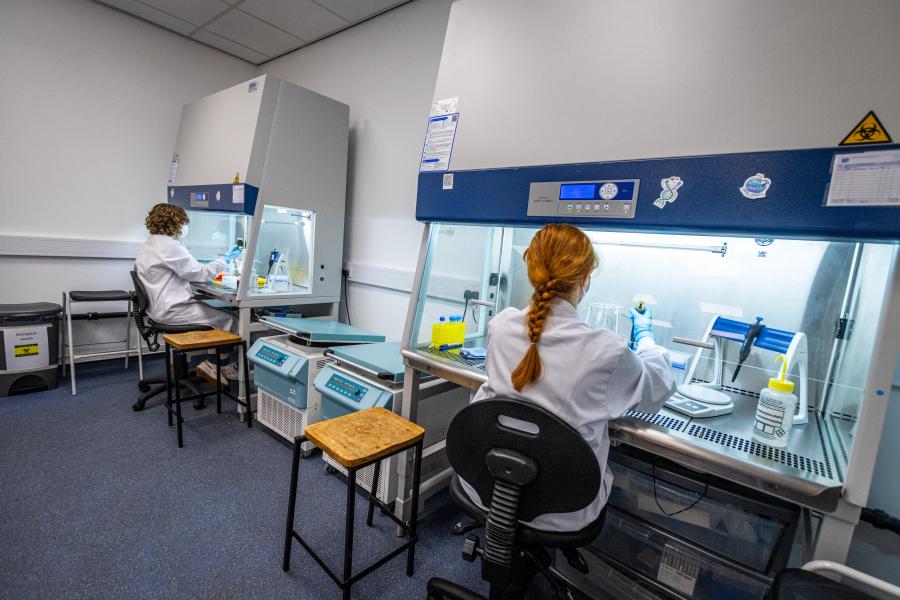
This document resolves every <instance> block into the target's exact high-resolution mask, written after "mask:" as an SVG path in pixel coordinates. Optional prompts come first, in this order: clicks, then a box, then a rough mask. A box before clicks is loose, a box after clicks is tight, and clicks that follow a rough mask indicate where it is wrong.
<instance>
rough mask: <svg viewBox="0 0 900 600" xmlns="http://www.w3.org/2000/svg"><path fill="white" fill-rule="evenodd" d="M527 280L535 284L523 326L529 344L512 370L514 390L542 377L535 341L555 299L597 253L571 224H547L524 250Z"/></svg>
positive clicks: (584, 271) (586, 270)
mask: <svg viewBox="0 0 900 600" xmlns="http://www.w3.org/2000/svg"><path fill="white" fill-rule="evenodd" d="M525 262H526V264H527V266H528V279H529V280H530V281H531V285H533V286H534V295H533V296H532V297H531V306H530V308H529V310H528V317H527V320H526V325H527V327H528V339H529V340H531V344H530V345H529V346H528V351H527V352H525V356H524V357H523V358H522V361H521V362H520V363H519V366H517V367H516V369H515V371H513V372H512V384H513V387H514V388H515V389H516V391H519V392H521V391H522V389H523V388H524V387H525V386H526V385H528V384H529V383H532V382H534V381H536V380H538V379H539V378H540V377H541V374H542V372H543V366H542V364H541V355H540V353H539V352H538V341H539V340H540V339H541V334H542V333H543V331H544V322H545V321H546V320H547V317H548V316H549V314H550V304H551V302H552V301H553V299H554V298H556V297H557V296H561V295H564V294H567V293H569V292H570V291H571V290H572V288H573V287H574V286H575V285H577V284H578V283H580V282H581V280H582V279H583V278H584V277H585V276H587V275H588V274H589V273H590V272H591V271H592V270H593V269H594V268H595V267H596V266H597V255H596V254H595V253H594V247H593V245H592V244H591V241H590V240H589V239H588V237H587V236H586V235H585V234H584V233H583V232H582V231H581V230H579V229H577V228H575V227H572V226H571V225H555V224H554V225H547V226H546V227H544V228H543V229H541V230H540V231H539V232H537V234H535V236H534V239H533V240H531V244H530V245H529V246H528V250H526V251H525Z"/></svg>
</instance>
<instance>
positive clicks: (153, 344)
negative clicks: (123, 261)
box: [131, 271, 159, 352]
mask: <svg viewBox="0 0 900 600" xmlns="http://www.w3.org/2000/svg"><path fill="white" fill-rule="evenodd" d="M131 281H132V283H134V297H135V304H136V305H137V310H135V311H134V313H133V314H134V324H135V326H136V327H137V330H138V333H139V334H140V335H141V337H142V338H144V341H145V342H147V347H148V348H149V349H150V351H151V352H156V351H157V350H159V339H158V335H159V332H158V331H157V330H156V328H154V327H151V326H149V325H147V322H146V321H145V318H146V316H147V309H148V308H150V297H149V296H148V295H147V290H146V289H144V284H143V283H142V282H141V279H140V277H138V274H137V271H131ZM151 338H153V339H152V340H151Z"/></svg>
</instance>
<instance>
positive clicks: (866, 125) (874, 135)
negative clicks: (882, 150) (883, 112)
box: [838, 110, 891, 146]
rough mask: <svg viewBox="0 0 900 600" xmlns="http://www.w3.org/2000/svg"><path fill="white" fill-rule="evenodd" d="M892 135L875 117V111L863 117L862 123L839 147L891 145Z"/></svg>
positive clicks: (857, 125) (858, 124)
mask: <svg viewBox="0 0 900 600" xmlns="http://www.w3.org/2000/svg"><path fill="white" fill-rule="evenodd" d="M890 143H891V135H890V134H889V133H888V132H887V130H886V129H885V128H884V125H882V124H881V121H879V120H878V117H876V116H875V111H872V110H870V111H869V114H867V115H866V116H865V117H863V119H862V121H860V122H859V123H857V124H856V127H854V128H853V130H852V131H851V132H850V133H848V134H847V137H845V138H844V141H842V142H841V143H840V144H838V145H839V146H856V145H861V144H890Z"/></svg>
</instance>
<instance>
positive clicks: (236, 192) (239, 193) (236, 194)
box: [231, 184, 244, 204]
mask: <svg viewBox="0 0 900 600" xmlns="http://www.w3.org/2000/svg"><path fill="white" fill-rule="evenodd" d="M231 203H232V204H243V203H244V184H240V185H233V186H231Z"/></svg>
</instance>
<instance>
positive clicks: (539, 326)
mask: <svg viewBox="0 0 900 600" xmlns="http://www.w3.org/2000/svg"><path fill="white" fill-rule="evenodd" d="M597 262H598V260H597V255H596V253H595V252H594V247H593V245H592V244H591V241H590V239H588V237H587V235H585V234H584V232H582V231H581V230H580V229H578V228H576V227H573V226H571V225H557V224H553V225H547V226H546V227H544V228H543V229H541V230H540V231H538V232H537V234H535V236H534V239H532V240H531V244H530V245H529V246H528V250H526V251H525V263H526V265H527V267H528V279H529V281H530V282H531V285H532V286H534V295H533V296H532V301H531V304H530V305H529V306H528V307H527V308H525V309H518V308H507V309H505V310H503V311H501V312H500V313H498V314H497V315H496V316H495V317H494V318H493V319H492V320H491V322H490V323H489V325H488V342H487V360H486V362H485V369H486V372H487V376H488V380H487V382H486V383H485V384H484V385H483V386H481V388H480V389H479V390H478V392H477V393H476V394H475V398H474V400H473V402H478V401H479V400H484V399H487V398H493V397H496V396H500V397H504V398H510V399H513V400H521V401H523V402H530V403H532V404H536V405H537V406H540V407H541V408H544V409H546V410H548V411H550V412H552V413H554V414H556V415H557V416H558V417H560V418H561V419H563V420H564V421H566V422H567V423H568V424H569V425H571V426H572V427H573V428H575V429H576V430H577V431H578V432H579V433H581V435H582V436H583V437H584V439H585V440H586V441H587V442H588V444H589V445H590V447H591V448H592V449H593V450H594V452H595V454H596V456H597V461H598V462H599V463H600V468H601V469H602V470H603V472H604V475H603V481H602V484H601V486H600V492H599V494H598V495H597V497H596V498H595V499H594V501H593V502H592V503H591V504H589V505H588V506H587V507H586V508H584V509H582V510H579V511H576V512H572V513H556V514H544V515H540V516H538V517H537V518H535V519H534V520H533V521H531V522H529V523H526V525H529V526H531V527H534V528H536V529H543V530H548V531H578V530H580V529H583V528H584V527H586V526H587V525H589V524H591V523H593V522H594V521H595V520H597V519H598V518H599V516H600V513H601V511H602V510H603V509H604V507H605V506H606V500H607V498H608V496H609V492H610V488H611V486H612V473H611V472H610V470H609V468H608V467H607V464H606V463H607V459H608V457H609V428H608V422H609V421H610V420H611V419H616V418H619V417H621V416H622V415H624V414H625V413H626V412H628V411H629V410H632V409H636V410H640V411H643V412H649V413H655V412H657V411H658V410H659V409H660V407H662V405H663V403H664V402H665V401H666V399H668V398H669V396H671V395H672V393H673V392H674V391H675V382H674V381H673V380H672V377H671V375H670V374H669V358H668V354H667V352H666V349H665V348H663V347H662V346H657V345H656V342H655V340H654V337H653V327H652V318H651V315H650V312H649V308H648V309H647V311H646V312H645V313H644V314H638V313H637V312H636V311H634V310H632V320H633V322H634V338H635V341H636V343H637V348H636V349H635V350H634V351H632V350H631V349H630V348H629V347H628V343H627V341H626V340H625V339H624V338H622V337H620V336H618V335H616V334H615V333H613V332H611V331H609V330H606V329H598V330H592V329H591V328H590V327H589V326H588V324H587V323H585V322H584V321H582V320H581V319H579V317H578V314H577V312H576V307H577V306H578V303H579V302H581V299H582V298H584V296H585V294H586V293H587V290H588V288H589V286H590V282H591V273H592V272H593V271H594V269H596V268H597V266H598V265H597ZM462 484H463V488H464V489H465V490H466V493H467V494H468V495H469V497H470V498H471V499H472V500H473V501H474V502H476V503H478V504H479V505H480V506H481V507H484V506H485V504H484V503H483V502H481V498H479V497H478V494H477V492H476V491H475V490H474V488H472V487H471V486H469V485H468V484H467V483H466V482H465V481H462ZM488 500H489V499H488Z"/></svg>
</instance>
